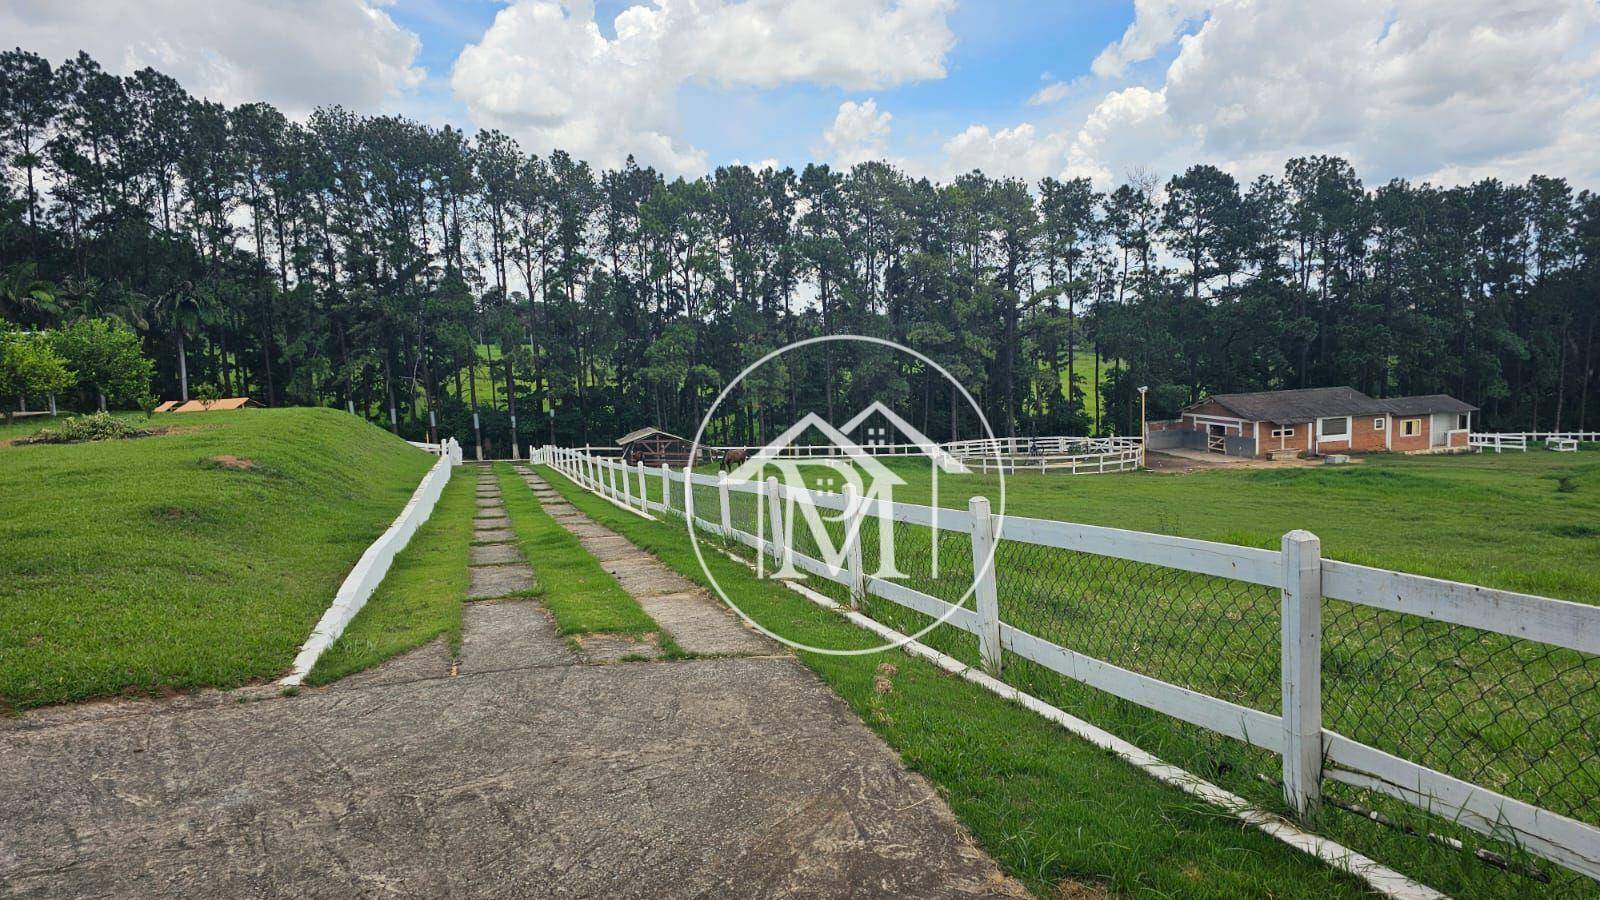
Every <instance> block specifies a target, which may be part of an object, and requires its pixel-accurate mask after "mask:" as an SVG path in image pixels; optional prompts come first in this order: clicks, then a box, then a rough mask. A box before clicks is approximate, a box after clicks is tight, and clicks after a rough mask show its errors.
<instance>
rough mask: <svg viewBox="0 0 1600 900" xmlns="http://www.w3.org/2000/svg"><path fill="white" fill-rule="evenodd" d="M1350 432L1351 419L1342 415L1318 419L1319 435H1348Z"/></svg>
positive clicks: (1330, 436) (1326, 436)
mask: <svg viewBox="0 0 1600 900" xmlns="http://www.w3.org/2000/svg"><path fill="white" fill-rule="evenodd" d="M1349 434H1350V420H1349V419H1347V418H1345V417H1343V416H1340V417H1339V418H1336V419H1318V420H1317V436H1318V437H1324V438H1337V437H1347V436H1348V435H1349Z"/></svg>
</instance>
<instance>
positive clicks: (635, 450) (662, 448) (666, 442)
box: [617, 425, 699, 468]
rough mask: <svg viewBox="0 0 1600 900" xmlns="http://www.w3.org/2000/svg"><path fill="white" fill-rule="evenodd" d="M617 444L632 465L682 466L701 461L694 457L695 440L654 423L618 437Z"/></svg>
mask: <svg viewBox="0 0 1600 900" xmlns="http://www.w3.org/2000/svg"><path fill="white" fill-rule="evenodd" d="M617 445H618V446H620V447H621V448H622V458H623V459H624V460H626V461H627V462H628V463H630V464H632V465H638V464H639V463H644V464H645V465H647V466H655V467H660V466H677V467H678V468H682V467H684V466H686V465H690V464H691V463H692V462H698V461H699V460H697V459H693V458H692V457H693V456H694V455H695V454H694V442H693V441H691V440H689V439H688V438H685V437H679V436H677V435H675V434H672V433H671V432H668V431H663V430H662V429H660V428H657V427H655V426H654V425H651V426H648V427H646V428H641V429H639V430H638V431H630V432H628V433H627V434H625V435H623V436H622V437H619V438H617Z"/></svg>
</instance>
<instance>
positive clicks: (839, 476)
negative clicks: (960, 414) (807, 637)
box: [729, 401, 970, 579]
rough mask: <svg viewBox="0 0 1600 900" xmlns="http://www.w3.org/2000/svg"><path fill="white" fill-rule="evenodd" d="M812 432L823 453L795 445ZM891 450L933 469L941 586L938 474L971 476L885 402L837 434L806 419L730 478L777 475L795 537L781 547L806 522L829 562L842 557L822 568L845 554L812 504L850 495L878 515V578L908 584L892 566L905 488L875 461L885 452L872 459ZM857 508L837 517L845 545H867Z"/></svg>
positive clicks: (783, 574) (815, 418) (935, 557)
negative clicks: (822, 496) (898, 503)
mask: <svg viewBox="0 0 1600 900" xmlns="http://www.w3.org/2000/svg"><path fill="white" fill-rule="evenodd" d="M891 428H892V429H894V430H895V431H896V432H898V434H897V435H895V437H897V438H899V440H893V441H891V440H889V439H888V437H889V429H891ZM813 429H814V430H815V431H816V432H817V433H818V434H820V435H821V436H822V438H823V439H824V441H825V443H824V444H822V445H820V446H819V445H817V444H814V443H806V444H801V443H798V441H799V440H800V439H801V438H802V437H805V436H806V435H808V434H809V433H811V432H812V430H813ZM852 432H857V433H862V434H863V435H864V436H865V437H866V438H867V439H868V441H870V442H871V443H868V444H866V445H863V444H862V443H861V442H860V441H858V440H856V439H855V438H852V437H851V436H850V434H851V433H852ZM891 444H893V445H898V446H896V447H895V451H894V453H893V455H895V456H917V455H921V456H925V457H926V458H927V459H928V461H929V466H930V481H931V484H930V488H931V490H932V498H933V499H932V504H933V507H934V512H933V522H932V525H933V541H932V546H931V564H932V566H931V568H932V575H933V577H935V578H937V577H938V571H939V549H938V548H939V541H938V532H939V521H938V520H939V515H938V503H939V499H938V498H939V475H940V473H941V472H943V473H949V474H962V475H964V474H969V473H970V470H969V469H968V468H967V467H966V466H965V465H963V464H962V463H961V461H960V460H958V459H956V458H955V457H954V456H953V455H951V454H950V452H949V451H947V450H945V449H944V448H943V447H941V446H940V445H939V444H938V443H936V442H935V441H933V440H932V439H931V438H929V437H927V436H926V435H924V434H923V433H922V432H921V431H919V430H918V429H916V428H915V427H914V426H912V425H911V423H909V422H907V421H906V420H905V419H904V418H902V417H901V416H900V415H898V414H897V413H895V412H894V411H893V410H892V409H890V408H889V407H887V406H885V405H884V404H882V403H880V402H877V401H874V402H872V403H871V404H869V405H868V406H867V407H866V408H865V409H863V410H861V411H860V412H859V413H857V414H856V415H855V416H853V417H852V418H851V419H850V420H849V421H848V422H846V423H845V425H844V427H842V428H836V427H834V426H833V425H832V424H831V423H830V422H828V421H827V420H826V419H824V418H822V417H821V416H819V415H817V414H816V413H806V414H805V415H804V416H803V417H801V418H800V420H799V421H797V422H795V423H794V424H793V425H791V426H789V427H788V428H786V429H784V431H783V433H782V434H779V435H778V436H777V437H776V438H774V439H773V440H772V441H770V442H768V443H767V444H766V445H764V446H762V447H761V448H760V449H759V450H757V451H756V452H755V453H753V454H751V455H750V456H749V457H748V458H747V459H745V460H744V461H743V462H742V463H740V464H739V465H738V466H737V467H735V468H734V469H733V470H732V471H731V472H730V473H729V478H730V479H732V480H735V481H746V482H748V481H755V480H758V479H760V478H762V477H763V476H764V475H766V474H772V473H777V474H776V476H775V477H777V478H778V481H779V482H780V484H782V485H783V486H785V487H786V488H788V489H789V490H788V491H786V492H785V493H784V494H783V496H784V498H785V502H786V503H787V509H788V513H789V514H788V515H786V516H784V517H783V521H784V522H787V523H788V525H787V529H788V531H790V532H791V533H790V534H788V535H786V536H780V537H784V538H787V539H786V540H779V541H778V543H779V544H780V545H785V546H787V545H789V544H791V543H792V537H793V535H792V531H793V529H794V528H795V527H796V526H797V524H798V523H799V521H801V519H803V520H804V521H805V522H806V523H808V524H809V525H810V526H811V529H812V537H813V539H814V543H815V544H816V546H818V547H819V548H821V550H822V552H823V554H824V556H830V557H831V556H833V555H834V552H835V551H837V554H838V560H837V561H836V560H833V559H826V560H824V562H825V563H826V564H827V565H829V566H830V567H837V566H838V565H842V560H843V553H844V550H845V547H844V546H837V547H836V546H835V545H834V543H833V540H832V537H831V535H830V534H829V532H828V526H829V524H830V521H829V518H828V516H826V515H825V514H824V511H821V510H819V509H818V508H817V504H816V503H814V502H812V500H811V499H810V497H811V495H812V494H813V493H826V494H838V493H848V494H850V495H851V496H852V497H853V498H854V501H855V503H857V504H865V505H866V506H865V508H866V509H868V510H872V509H876V510H877V511H878V516H877V518H878V520H879V521H878V545H879V552H878V555H877V558H878V560H879V568H878V571H877V572H876V573H875V577H878V578H884V579H892V578H904V577H906V575H905V574H904V573H902V572H900V571H899V570H898V569H897V568H896V567H895V564H894V556H895V538H894V522H893V517H892V516H891V515H889V513H888V510H890V509H891V508H892V507H893V503H894V496H893V495H894V490H895V488H899V487H904V486H905V485H906V484H907V482H906V480H905V479H904V478H902V477H901V476H900V475H899V474H897V473H896V472H895V471H894V470H893V469H891V468H890V467H889V466H887V465H885V464H884V462H883V460H881V459H879V457H878V454H879V453H883V452H884V451H882V450H879V451H876V452H875V451H874V449H869V448H875V447H878V446H887V445H891ZM856 508H857V507H847V509H846V513H845V514H844V515H841V516H838V517H834V518H833V519H832V521H831V524H833V525H835V526H837V525H838V524H840V523H850V524H848V527H847V529H846V540H845V544H848V543H849V542H851V541H853V540H857V539H860V540H866V539H867V538H866V535H864V534H861V535H858V534H857V533H856V532H855V530H854V529H858V528H860V527H862V526H861V524H860V521H859V520H857V519H856V518H855V517H854V516H853V511H854V510H855V509H856ZM764 524H765V523H764V521H762V520H760V519H758V526H760V525H764ZM776 577H780V578H787V577H796V573H794V572H793V568H792V564H791V563H790V562H789V561H788V560H787V558H786V559H785V565H784V566H783V567H782V568H781V569H780V570H779V571H778V572H777V573H776Z"/></svg>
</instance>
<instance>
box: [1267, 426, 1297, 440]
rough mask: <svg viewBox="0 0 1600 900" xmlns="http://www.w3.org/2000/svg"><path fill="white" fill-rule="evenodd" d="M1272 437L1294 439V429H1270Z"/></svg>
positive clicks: (1291, 427)
mask: <svg viewBox="0 0 1600 900" xmlns="http://www.w3.org/2000/svg"><path fill="white" fill-rule="evenodd" d="M1272 436H1273V437H1275V438H1288V437H1294V427H1293V426H1290V427H1288V428H1274V429H1272Z"/></svg>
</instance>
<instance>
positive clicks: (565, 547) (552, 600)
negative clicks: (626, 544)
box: [494, 463, 664, 637]
mask: <svg viewBox="0 0 1600 900" xmlns="http://www.w3.org/2000/svg"><path fill="white" fill-rule="evenodd" d="M494 471H495V474H496V475H497V476H498V477H499V479H500V492H501V495H502V496H503V498H504V501H505V505H506V513H507V515H509V516H510V518H511V529H512V530H513V531H514V532H516V535H517V545H518V546H519V547H521V548H522V552H523V555H524V556H526V557H527V558H528V562H529V563H530V564H532V566H533V574H534V577H535V579H537V581H538V584H539V589H538V592H537V596H538V597H539V598H540V600H542V601H543V603H544V605H545V607H546V608H547V609H549V610H550V614H551V616H553V617H554V618H555V620H556V627H557V628H558V629H559V630H560V632H561V634H562V635H564V636H566V635H578V634H596V633H600V632H614V633H619V634H646V633H650V632H654V631H657V630H658V628H657V626H656V623H655V620H653V619H651V618H650V617H649V616H648V615H646V614H645V611H644V610H643V609H641V608H640V607H639V603H638V601H636V600H634V599H633V597H632V596H631V595H629V594H628V592H627V591H625V590H623V589H622V586H621V585H619V584H617V581H616V579H615V578H612V577H611V573H609V572H607V571H606V570H605V569H604V568H602V567H601V566H600V563H599V562H598V561H597V560H596V559H595V558H594V557H593V556H592V555H590V553H589V551H587V550H585V549H583V545H582V544H580V543H579V542H578V539H577V537H575V536H574V535H573V534H572V533H571V532H569V531H567V530H566V529H565V528H563V527H561V523H559V522H557V521H556V520H555V519H552V518H550V516H549V514H547V513H546V512H545V511H544V508H543V507H541V506H540V505H539V499H538V498H537V497H535V496H534V495H533V491H532V490H530V489H529V488H528V486H527V484H525V483H524V482H523V481H522V476H521V475H519V474H517V472H516V470H515V469H513V468H512V467H511V465H510V464H509V463H497V464H495V468H494ZM663 637H664V636H663Z"/></svg>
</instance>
